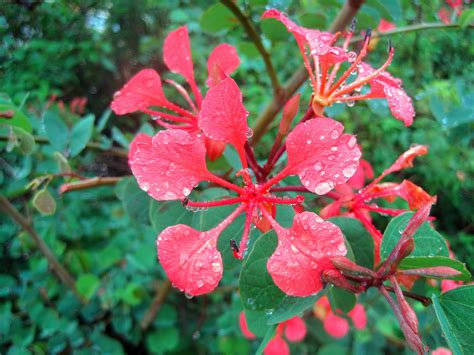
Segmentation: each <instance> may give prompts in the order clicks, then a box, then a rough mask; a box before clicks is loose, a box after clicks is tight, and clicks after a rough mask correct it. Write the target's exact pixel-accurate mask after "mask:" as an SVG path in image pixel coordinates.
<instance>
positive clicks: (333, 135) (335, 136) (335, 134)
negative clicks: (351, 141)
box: [331, 130, 339, 139]
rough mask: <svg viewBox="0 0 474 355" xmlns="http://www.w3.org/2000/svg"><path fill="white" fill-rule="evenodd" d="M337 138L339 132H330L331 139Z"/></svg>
mask: <svg viewBox="0 0 474 355" xmlns="http://www.w3.org/2000/svg"><path fill="white" fill-rule="evenodd" d="M338 137H339V132H338V131H337V130H333V131H332V132H331V138H332V139H337V138H338Z"/></svg>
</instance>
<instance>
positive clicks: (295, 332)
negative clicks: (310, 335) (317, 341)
mask: <svg viewBox="0 0 474 355" xmlns="http://www.w3.org/2000/svg"><path fill="white" fill-rule="evenodd" d="M305 336H306V323H305V322H304V320H302V319H301V318H300V317H298V316H296V317H293V318H291V319H289V320H287V321H286V322H285V337H286V339H288V340H289V341H291V342H297V341H301V340H303V338H304V337H305Z"/></svg>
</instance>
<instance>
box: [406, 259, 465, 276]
mask: <svg viewBox="0 0 474 355" xmlns="http://www.w3.org/2000/svg"><path fill="white" fill-rule="evenodd" d="M436 266H447V267H450V268H451V269H454V270H457V271H459V272H460V273H461V275H459V276H449V277H442V279H448V280H460V281H470V280H471V273H470V272H469V271H468V270H467V269H466V264H463V263H462V262H460V261H458V260H455V259H451V258H447V257H445V256H433V257H429V256H428V257H427V256H417V257H410V258H405V259H403V260H402V262H401V263H400V265H399V267H398V268H399V269H401V270H410V269H421V268H429V267H436ZM431 278H436V277H431Z"/></svg>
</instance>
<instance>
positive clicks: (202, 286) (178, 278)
mask: <svg viewBox="0 0 474 355" xmlns="http://www.w3.org/2000/svg"><path fill="white" fill-rule="evenodd" d="M218 236H219V233H218V232H217V231H214V230H211V231H209V232H199V231H197V230H195V229H193V228H191V227H189V226H186V225H184V224H178V225H176V226H172V227H168V228H166V229H165V230H164V231H163V232H161V234H160V235H159V236H158V239H157V242H156V245H157V248H158V259H159V260H160V263H161V266H163V269H164V270H165V272H166V274H167V275H168V278H169V279H170V281H171V283H172V284H173V285H174V286H175V287H177V288H178V289H180V290H182V291H184V292H186V294H188V295H191V296H198V295H202V294H204V293H208V292H211V291H213V290H214V289H215V288H216V287H217V285H218V284H219V281H220V279H221V278H222V271H223V265H222V257H221V254H220V253H219V251H218V250H217V237H218Z"/></svg>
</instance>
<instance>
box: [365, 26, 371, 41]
mask: <svg viewBox="0 0 474 355" xmlns="http://www.w3.org/2000/svg"><path fill="white" fill-rule="evenodd" d="M371 36H372V29H371V28H368V29H367V31H365V37H364V42H366V41H370V37H371Z"/></svg>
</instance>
